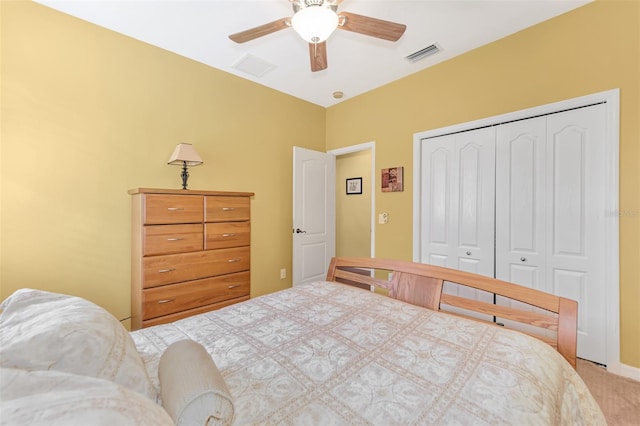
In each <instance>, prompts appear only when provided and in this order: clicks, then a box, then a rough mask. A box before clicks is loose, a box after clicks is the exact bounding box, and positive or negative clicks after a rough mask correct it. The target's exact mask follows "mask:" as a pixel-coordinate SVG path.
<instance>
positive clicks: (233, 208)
mask: <svg viewBox="0 0 640 426" xmlns="http://www.w3.org/2000/svg"><path fill="white" fill-rule="evenodd" d="M235 209H236V208H235V207H223V208H222V211H223V212H229V211H233V210H235Z"/></svg>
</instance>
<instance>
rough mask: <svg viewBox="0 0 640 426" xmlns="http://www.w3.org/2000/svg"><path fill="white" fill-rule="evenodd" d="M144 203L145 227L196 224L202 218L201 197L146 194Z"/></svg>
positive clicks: (202, 200)
mask: <svg viewBox="0 0 640 426" xmlns="http://www.w3.org/2000/svg"><path fill="white" fill-rule="evenodd" d="M144 202H145V204H144V219H143V220H144V224H145V225H154V224H166V223H197V222H202V219H203V217H204V198H203V196H202V195H164V194H147V195H145V199H144Z"/></svg>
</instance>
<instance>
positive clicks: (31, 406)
mask: <svg viewBox="0 0 640 426" xmlns="http://www.w3.org/2000/svg"><path fill="white" fill-rule="evenodd" d="M0 412H2V416H1V417H2V424H3V425H4V424H6V425H51V424H57V425H92V426H113V425H119V426H120V425H123V426H124V425H131V426H134V425H154V426H155V425H167V426H168V425H173V420H172V419H171V417H169V414H168V413H167V412H166V411H164V410H163V409H162V407H160V406H159V405H158V404H156V403H155V402H153V401H151V400H150V399H149V398H146V397H144V396H142V395H140V394H139V393H137V392H133V391H131V390H129V389H127V388H125V387H122V386H120V385H118V384H116V383H113V382H110V381H107V380H104V379H96V378H94V377H87V376H78V375H76V374H70V373H63V372H60V371H31V372H30V371H27V370H18V369H13V368H0Z"/></svg>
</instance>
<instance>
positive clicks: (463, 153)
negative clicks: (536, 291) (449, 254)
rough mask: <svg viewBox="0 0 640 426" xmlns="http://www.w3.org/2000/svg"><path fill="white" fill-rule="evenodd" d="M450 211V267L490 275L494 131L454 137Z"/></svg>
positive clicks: (491, 275)
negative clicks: (452, 252) (452, 247)
mask: <svg viewBox="0 0 640 426" xmlns="http://www.w3.org/2000/svg"><path fill="white" fill-rule="evenodd" d="M455 150H456V152H455V154H456V155H455V159H456V162H455V165H454V170H453V178H452V191H451V200H452V208H451V212H452V214H453V215H455V216H454V218H455V223H454V225H455V231H454V234H455V237H456V241H455V244H456V246H457V253H456V262H455V264H454V266H453V267H454V268H456V269H460V270H463V271H468V272H474V273H477V274H481V275H486V276H489V277H493V276H494V253H493V249H494V243H493V242H494V209H495V206H494V194H495V128H493V127H488V128H484V129H478V130H474V131H469V132H463V133H458V134H456V141H455Z"/></svg>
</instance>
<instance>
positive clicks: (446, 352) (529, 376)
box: [131, 282, 605, 425]
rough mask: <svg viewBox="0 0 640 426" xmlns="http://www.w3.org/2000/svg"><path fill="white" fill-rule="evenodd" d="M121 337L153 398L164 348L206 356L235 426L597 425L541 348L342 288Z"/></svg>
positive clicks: (585, 396) (267, 300)
mask: <svg viewBox="0 0 640 426" xmlns="http://www.w3.org/2000/svg"><path fill="white" fill-rule="evenodd" d="M131 334H132V337H133V339H134V341H135V343H136V346H137V348H138V351H139V352H140V353H141V355H142V357H143V359H144V361H145V366H146V368H147V371H148V373H149V375H150V376H151V379H152V381H153V383H154V385H155V386H156V387H157V386H158V376H157V368H158V362H159V359H160V356H161V355H162V352H163V351H164V349H165V348H166V347H167V346H168V345H170V344H171V343H173V342H175V341H177V340H182V339H187V338H188V339H193V340H195V341H197V342H199V343H201V344H202V345H204V346H205V347H206V348H207V350H208V351H209V353H210V354H211V356H212V357H213V360H214V361H215V363H216V365H217V366H218V368H219V369H220V370H221V372H222V375H223V377H224V378H225V380H226V383H227V385H228V387H229V390H230V391H231V393H232V394H233V396H234V398H235V411H236V424H270V425H271V424H273V425H287V424H290V425H369V424H370V425H412V424H420V425H444V424H461V425H471V424H474V425H485V424H486V425H499V424H509V425H514V424H518V425H527V424H528V425H563V424H566V425H569V424H571V425H601V424H605V420H604V417H603V415H602V412H601V411H600V409H599V407H598V406H597V404H596V402H595V401H594V399H593V397H592V396H591V394H590V393H589V391H588V390H587V388H586V386H585V384H584V383H583V382H582V380H581V379H580V377H579V376H578V375H577V373H576V372H575V371H574V370H573V368H571V366H570V365H569V363H567V362H566V361H565V359H564V358H563V357H562V356H560V354H558V353H557V352H556V351H555V350H554V349H553V348H551V347H550V346H548V345H547V344H545V343H543V342H541V341H539V340H537V339H534V338H531V337H529V336H526V335H523V334H520V333H518V332H515V331H510V330H505V329H502V328H500V327H494V326H491V325H486V324H483V323H479V322H476V321H470V320H465V319H462V318H459V317H455V316H452V315H448V314H445V313H440V312H434V311H431V310H429V309H425V308H422V307H418V306H414V305H410V304H407V303H404V302H401V301H398V300H395V299H391V298H388V297H385V296H383V295H379V294H376V293H372V292H367V291H364V290H361V289H357V288H354V287H350V286H346V285H342V284H336V283H329V282H317V283H314V284H310V285H303V286H298V287H294V288H292V289H287V290H284V291H280V292H277V293H273V294H269V295H266V296H262V297H258V298H254V299H251V300H249V301H247V302H244V303H240V304H236V305H232V306H229V307H227V308H224V309H220V310H218V311H212V312H209V313H205V314H201V315H197V316H194V317H190V318H186V319H183V320H180V321H177V322H175V323H172V324H166V325H160V326H155V327H151V328H146V329H143V330H138V331H135V332H132V333H131Z"/></svg>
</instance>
